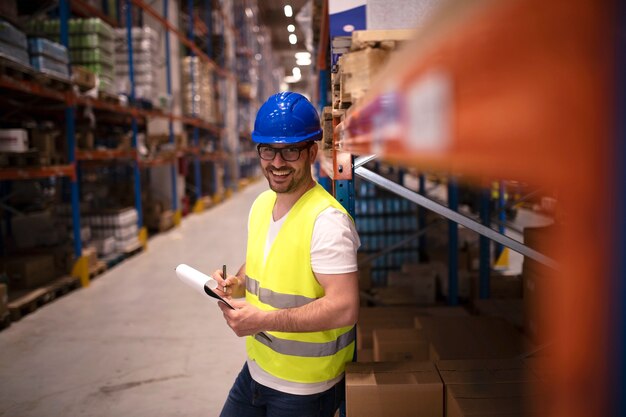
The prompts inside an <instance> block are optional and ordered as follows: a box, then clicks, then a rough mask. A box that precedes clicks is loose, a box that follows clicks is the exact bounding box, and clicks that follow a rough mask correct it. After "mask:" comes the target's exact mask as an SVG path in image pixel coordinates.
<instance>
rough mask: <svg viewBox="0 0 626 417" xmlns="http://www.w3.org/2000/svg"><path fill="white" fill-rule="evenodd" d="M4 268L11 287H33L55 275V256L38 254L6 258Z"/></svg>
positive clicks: (44, 282)
mask: <svg viewBox="0 0 626 417" xmlns="http://www.w3.org/2000/svg"><path fill="white" fill-rule="evenodd" d="M4 270H5V271H6V273H7V275H8V276H9V285H11V288H33V287H37V286H40V285H43V284H46V283H47V282H48V281H50V280H52V279H53V278H54V277H55V275H56V271H55V265H54V257H53V256H52V255H37V256H27V257H19V258H10V259H6V260H5V262H4Z"/></svg>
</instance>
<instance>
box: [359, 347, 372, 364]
mask: <svg viewBox="0 0 626 417" xmlns="http://www.w3.org/2000/svg"><path fill="white" fill-rule="evenodd" d="M356 360H357V362H374V349H358V350H357V352H356Z"/></svg>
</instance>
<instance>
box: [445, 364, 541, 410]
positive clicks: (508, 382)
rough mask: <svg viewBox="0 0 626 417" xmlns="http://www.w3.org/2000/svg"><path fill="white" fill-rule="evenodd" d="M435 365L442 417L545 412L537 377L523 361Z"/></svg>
mask: <svg viewBox="0 0 626 417" xmlns="http://www.w3.org/2000/svg"><path fill="white" fill-rule="evenodd" d="M436 366H437V370H438V371H439V375H440V376H441V379H442V381H443V383H444V391H445V414H444V415H445V416H446V417H470V416H476V417H478V416H485V415H489V416H511V417H524V416H539V415H544V413H545V411H546V408H545V399H546V398H547V397H546V396H545V395H542V394H541V390H540V389H538V386H539V384H538V382H539V381H540V380H541V378H540V377H539V376H538V374H537V373H536V372H535V370H533V368H532V367H531V366H530V364H529V362H528V361H527V360H516V359H507V360H497V359H484V360H456V361H438V362H437V363H436ZM540 411H543V412H544V413H541V412H540Z"/></svg>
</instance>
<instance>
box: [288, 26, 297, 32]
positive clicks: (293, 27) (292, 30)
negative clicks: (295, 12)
mask: <svg viewBox="0 0 626 417" xmlns="http://www.w3.org/2000/svg"><path fill="white" fill-rule="evenodd" d="M287 30H288V31H289V32H294V31H295V30H296V27H295V26H294V25H289V26H287Z"/></svg>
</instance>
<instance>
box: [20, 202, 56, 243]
mask: <svg viewBox="0 0 626 417" xmlns="http://www.w3.org/2000/svg"><path fill="white" fill-rule="evenodd" d="M11 227H12V229H13V239H14V241H15V246H16V247H17V248H18V249H30V248H34V247H38V246H51V245H55V244H57V243H59V242H60V241H61V240H62V238H63V236H62V235H63V233H62V232H61V230H60V229H58V228H57V227H56V225H55V223H54V218H53V217H52V216H51V215H50V213H49V212H47V211H39V212H34V213H27V214H23V215H21V216H13V217H12V218H11Z"/></svg>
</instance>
